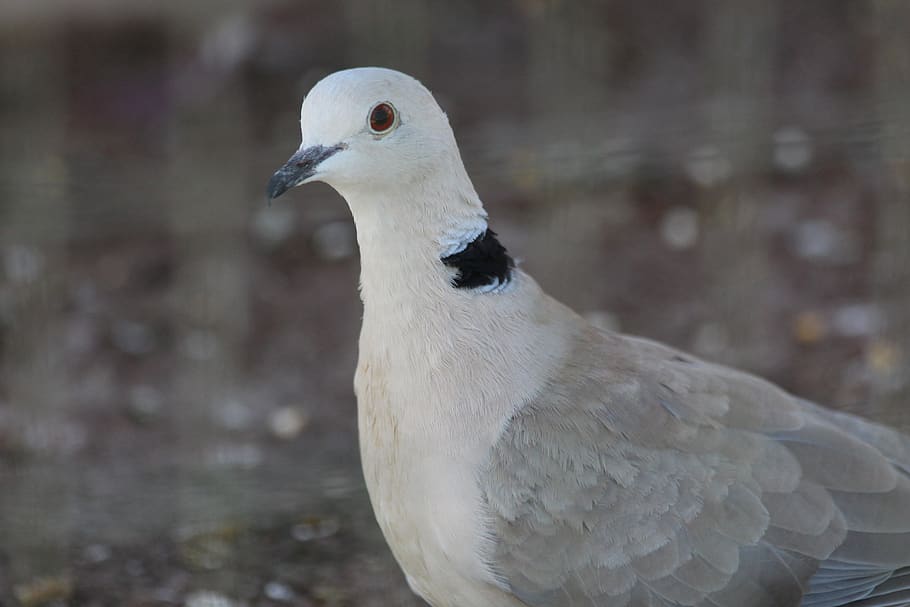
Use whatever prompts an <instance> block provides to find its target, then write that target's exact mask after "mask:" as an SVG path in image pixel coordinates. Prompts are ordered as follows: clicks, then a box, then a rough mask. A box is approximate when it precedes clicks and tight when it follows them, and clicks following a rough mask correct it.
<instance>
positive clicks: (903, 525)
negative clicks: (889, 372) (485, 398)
mask: <svg viewBox="0 0 910 607" xmlns="http://www.w3.org/2000/svg"><path fill="white" fill-rule="evenodd" d="M908 466H910V441H908V439H907V438H906V437H903V436H902V435H899V434H898V433H896V432H894V431H891V430H888V429H886V428H883V427H881V426H877V425H875V424H872V423H869V422H865V421H862V420H860V419H858V418H855V417H852V416H847V415H842V414H840V415H839V414H834V413H831V412H828V411H826V410H824V409H821V408H819V407H816V406H814V405H812V404H809V403H805V402H803V401H800V400H798V399H796V398H794V397H792V396H790V395H788V394H786V393H784V392H783V391H781V390H780V389H778V388H776V387H775V386H773V385H771V384H769V383H767V382H764V381H762V380H760V379H758V378H756V377H753V376H750V375H747V374H744V373H739V372H736V371H733V370H731V369H727V368H724V367H719V366H714V365H709V364H707V363H703V362H701V361H698V360H696V359H694V358H691V357H688V356H685V355H681V354H679V353H676V352H674V351H672V350H669V349H667V348H664V347H662V346H659V345H657V344H653V343H651V342H647V341H644V340H636V339H631V338H625V337H620V336H613V335H606V334H603V333H599V332H596V331H594V330H591V331H590V332H589V333H588V334H586V335H585V336H583V337H581V338H579V340H578V342H577V348H576V350H575V351H574V352H573V353H572V355H571V356H570V357H568V359H567V361H566V364H565V366H564V368H562V369H561V370H560V371H559V372H558V373H556V374H554V376H553V378H551V380H550V382H549V384H548V385H547V386H546V389H544V390H542V391H541V393H540V395H539V397H538V398H537V399H536V400H534V401H533V402H529V403H527V404H526V405H524V406H523V407H522V408H521V409H520V410H519V411H518V412H517V413H516V414H515V415H514V417H513V418H512V419H511V421H510V422H509V424H508V425H507V427H506V428H505V430H504V432H503V434H502V436H501V437H500V439H499V440H498V442H497V443H496V444H495V445H494V447H493V449H492V450H491V452H490V457H489V460H488V461H487V464H486V466H485V467H484V468H483V469H482V471H481V474H480V479H479V482H480V484H481V489H482V492H483V495H484V498H485V501H486V507H487V508H488V512H487V513H486V514H487V516H488V520H489V521H490V523H489V524H490V526H491V527H490V535H491V538H492V540H493V542H492V546H493V548H492V555H491V556H490V561H491V562H490V567H491V568H492V570H493V571H494V573H495V574H496V575H498V576H499V577H500V579H501V580H502V583H503V586H504V587H506V588H507V589H508V590H509V591H510V592H511V593H512V594H513V595H514V596H516V597H517V598H518V599H520V600H521V601H523V602H524V603H525V604H527V605H530V606H532V607H569V606H571V607H594V606H596V607H603V606H607V605H610V606H613V605H616V606H622V605H635V606H639V605H641V606H646V605H651V606H668V605H703V606H711V607H752V606H755V607H767V606H775V605H780V606H797V605H803V606H805V607H834V606H837V605H848V604H850V605H857V606H858V605H864V606H869V607H872V606H885V605H910V568H908V565H910V478H908V475H907V469H908ZM857 601H859V602H857Z"/></svg>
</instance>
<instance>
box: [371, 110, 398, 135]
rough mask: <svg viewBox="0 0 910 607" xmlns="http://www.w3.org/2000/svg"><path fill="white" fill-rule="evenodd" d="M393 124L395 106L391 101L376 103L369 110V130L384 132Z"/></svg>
mask: <svg viewBox="0 0 910 607" xmlns="http://www.w3.org/2000/svg"><path fill="white" fill-rule="evenodd" d="M394 124H395V108H393V107H392V104H391V103H378V104H376V106H374V107H373V109H372V110H370V130H371V131H373V132H374V133H385V132H386V131H388V130H389V129H390V128H392V126H393V125H394Z"/></svg>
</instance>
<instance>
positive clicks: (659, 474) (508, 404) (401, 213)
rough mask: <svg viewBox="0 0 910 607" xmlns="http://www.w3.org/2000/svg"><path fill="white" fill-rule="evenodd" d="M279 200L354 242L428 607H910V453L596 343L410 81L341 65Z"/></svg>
mask: <svg viewBox="0 0 910 607" xmlns="http://www.w3.org/2000/svg"><path fill="white" fill-rule="evenodd" d="M300 122H301V129H302V132H303V144H302V145H301V147H300V149H299V150H298V151H297V152H296V153H295V154H294V155H293V156H292V157H291V159H290V160H289V161H288V163H287V164H286V165H284V167H282V168H281V169H280V170H279V171H278V172H276V173H275V175H274V176H273V177H272V180H271V181H270V183H269V186H268V193H269V197H270V198H275V197H277V196H279V195H281V194H282V193H283V192H285V191H286V190H287V189H289V188H290V187H293V186H296V185H299V184H302V183H306V182H309V181H323V182H325V183H328V184H329V185H331V186H332V187H334V188H335V189H336V190H337V191H338V192H339V193H340V194H341V195H342V196H343V197H344V199H345V200H346V201H347V203H348V206H349V207H350V210H351V213H352V215H353V217H354V222H355V224H356V228H357V241H358V243H359V245H360V253H361V265H362V273H361V296H362V299H363V305H364V314H363V328H362V331H361V336H360V360H359V363H358V366H357V372H356V377H355V380H354V386H355V391H356V393H357V400H358V422H359V430H360V450H361V456H362V460H363V472H364V477H365V479H366V484H367V488H368V490H369V494H370V499H371V502H372V505H373V509H374V511H375V514H376V519H377V520H378V522H379V526H380V527H381V529H382V532H383V533H384V535H385V538H386V540H387V541H388V543H389V546H390V547H391V549H392V552H393V553H394V555H395V557H396V559H397V560H398V563H399V564H400V565H401V567H402V569H403V570H404V572H405V574H406V576H407V579H408V582H409V583H410V585H411V588H413V590H414V591H415V592H416V593H417V594H418V595H420V596H421V597H423V598H424V599H425V600H426V601H428V602H429V603H430V604H431V605H433V606H434V607H516V606H525V607H607V606H611V607H612V606H617V607H620V606H636V607H637V606H652V607H657V606H660V607H666V606H670V605H699V606H706V607H707V606H710V607H753V606H754V607H768V606H781V607H790V606H796V605H802V606H803V607H834V606H837V605H852V606H855V607H859V606H864V607H872V606H879V607H884V606H886V605H889V606H897V605H910V439H908V438H907V437H905V436H903V435H901V434H899V433H897V432H896V431H894V430H891V429H888V428H885V427H883V426H880V425H877V424H874V423H871V422H868V421H864V420H862V419H860V418H858V417H854V416H851V415H847V414H843V413H836V412H833V411H830V410H827V409H823V408H821V407H818V406H816V405H814V404H812V403H809V402H807V401H805V400H801V399H799V398H797V397H794V396H791V395H790V394H787V393H786V392H784V391H783V390H781V389H779V388H777V387H775V386H774V385H772V384H770V383H768V382H766V381H763V380H761V379H759V378H757V377H755V376H752V375H749V374H747V373H742V372H739V371H735V370H733V369H730V368H726V367H723V366H719V365H715V364H710V363H708V362H704V361H702V360H699V359H697V358H695V357H693V356H689V355H687V354H683V353H680V352H678V351H675V350H673V349H671V348H669V347H666V346H663V345H660V344H658V343H655V342H651V341H647V340H644V339H639V338H635V337H627V336H624V335H618V334H614V333H610V332H606V331H602V330H600V329H597V328H595V327H594V326H592V325H591V324H589V323H588V322H586V321H585V320H584V319H582V318H581V317H580V316H578V315H577V314H575V313H574V312H572V311H571V310H569V309H568V308H566V307H565V306H563V305H562V304H560V303H558V302H557V301H556V300H554V299H552V298H551V297H549V296H548V295H546V294H545V293H544V292H543V291H542V290H541V289H540V287H539V286H538V285H537V283H535V282H534V280H533V279H532V278H531V277H530V276H528V275H527V274H526V273H525V272H523V271H522V270H521V269H520V268H518V267H516V266H515V264H514V263H513V262H512V259H511V258H510V257H509V255H508V253H507V252H506V250H505V248H503V246H502V245H501V244H500V243H499V241H498V240H497V238H496V235H495V234H494V233H493V232H492V231H491V230H490V229H489V228H488V226H487V214H486V212H485V211H484V208H483V206H482V204H481V202H480V199H479V198H478V196H477V193H476V192H475V190H474V187H473V185H472V184H471V180H470V179H469V177H468V175H467V173H466V171H465V169H464V166H463V164H462V161H461V157H460V154H459V151H458V147H457V145H456V143H455V138H454V135H453V134H452V130H451V128H450V127H449V124H448V120H447V118H446V116H445V114H444V113H443V112H442V110H441V109H440V108H439V106H438V105H437V104H436V102H435V100H434V99H433V96H432V95H431V94H430V93H429V92H428V91H427V90H426V89H425V88H424V87H423V86H422V85H421V84H420V83H419V82H417V81H416V80H414V79H413V78H411V77H409V76H406V75H404V74H401V73H398V72H395V71H391V70H387V69H379V68H361V69H352V70H346V71H342V72H338V73H335V74H332V75H330V76H328V77H326V78H325V79H324V80H322V81H320V82H319V83H318V84H317V85H316V86H315V87H314V88H313V89H312V91H311V92H310V94H309V95H308V96H307V97H306V99H305V100H304V102H303V107H302V110H301V117H300Z"/></svg>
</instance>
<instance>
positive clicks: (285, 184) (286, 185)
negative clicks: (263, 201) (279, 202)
mask: <svg viewBox="0 0 910 607" xmlns="http://www.w3.org/2000/svg"><path fill="white" fill-rule="evenodd" d="M345 147H346V146H345V145H344V144H343V143H339V144H338V145H333V146H332V147H325V146H322V145H314V146H311V147H308V148H304V147H301V148H300V149H299V150H297V151H296V152H295V153H294V155H293V156H291V157H290V158H289V159H288V161H287V162H286V163H285V164H284V166H283V167H281V168H280V169H278V170H277V171H275V174H274V175H272V178H271V179H269V185H268V188H267V189H266V193H267V194H268V197H269V200H274V199H275V198H278V197H279V196H281V195H282V194H284V193H285V192H287V191H288V190H290V189H291V188H293V187H295V186H298V185H300V184H302V183H303V182H305V181H306V180H307V179H309V178H310V177H312V176H313V175H315V174H316V168H317V167H318V166H319V164H320V163H321V162H322V161H324V160H325V159H326V158H328V157H330V156H332V155H334V154H337V153H338V152H340V151H341V150H343V149H344V148H345Z"/></svg>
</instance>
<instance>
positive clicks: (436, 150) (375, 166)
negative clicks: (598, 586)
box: [268, 68, 460, 199]
mask: <svg viewBox="0 0 910 607" xmlns="http://www.w3.org/2000/svg"><path fill="white" fill-rule="evenodd" d="M300 129H301V133H302V135H303V143H302V144H301V146H300V148H299V149H298V150H297V152H295V153H294V155H293V156H291V158H290V159H289V160H288V162H287V163H286V164H285V165H284V166H283V167H281V168H280V169H279V170H278V171H277V172H276V173H275V174H274V175H273V176H272V179H271V180H270V181H269V185H268V196H269V198H270V199H272V198H277V197H278V196H280V195H281V194H283V193H284V192H286V191H287V190H288V189H290V188H292V187H294V186H297V185H300V184H303V183H308V182H310V181H322V182H325V183H328V184H329V185H331V186H332V187H334V188H335V189H336V190H338V191H340V192H342V194H346V193H347V192H351V191H352V190H354V191H357V190H361V189H363V190H367V191H383V190H387V189H400V188H402V187H403V186H406V184H407V182H412V181H417V180H421V179H425V178H426V177H427V176H428V175H431V174H432V173H434V172H435V171H438V170H440V169H443V170H444V169H447V168H449V166H450V165H451V163H452V161H453V158H452V156H453V155H454V157H455V159H457V160H458V162H457V164H459V165H460V158H459V157H458V151H457V146H456V145H455V140H454V136H453V135H452V130H451V128H450V127H449V123H448V120H447V118H446V115H445V113H443V111H442V110H441V109H440V107H439V105H438V104H437V103H436V101H435V100H434V99H433V96H432V95H431V94H430V92H429V91H428V90H427V89H426V88H424V86H423V85H422V84H420V82H418V81H417V80H415V79H414V78H412V77H410V76H407V75H405V74H402V73H400V72H396V71H394V70H389V69H383V68H356V69H350V70H344V71H341V72H336V73H334V74H331V75H329V76H327V77H326V78H324V79H323V80H321V81H320V82H318V83H317V84H316V86H314V87H313V89H312V90H311V91H310V93H309V94H308V95H307V96H306V98H305V99H304V101H303V107H302V108H301V110H300Z"/></svg>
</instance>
